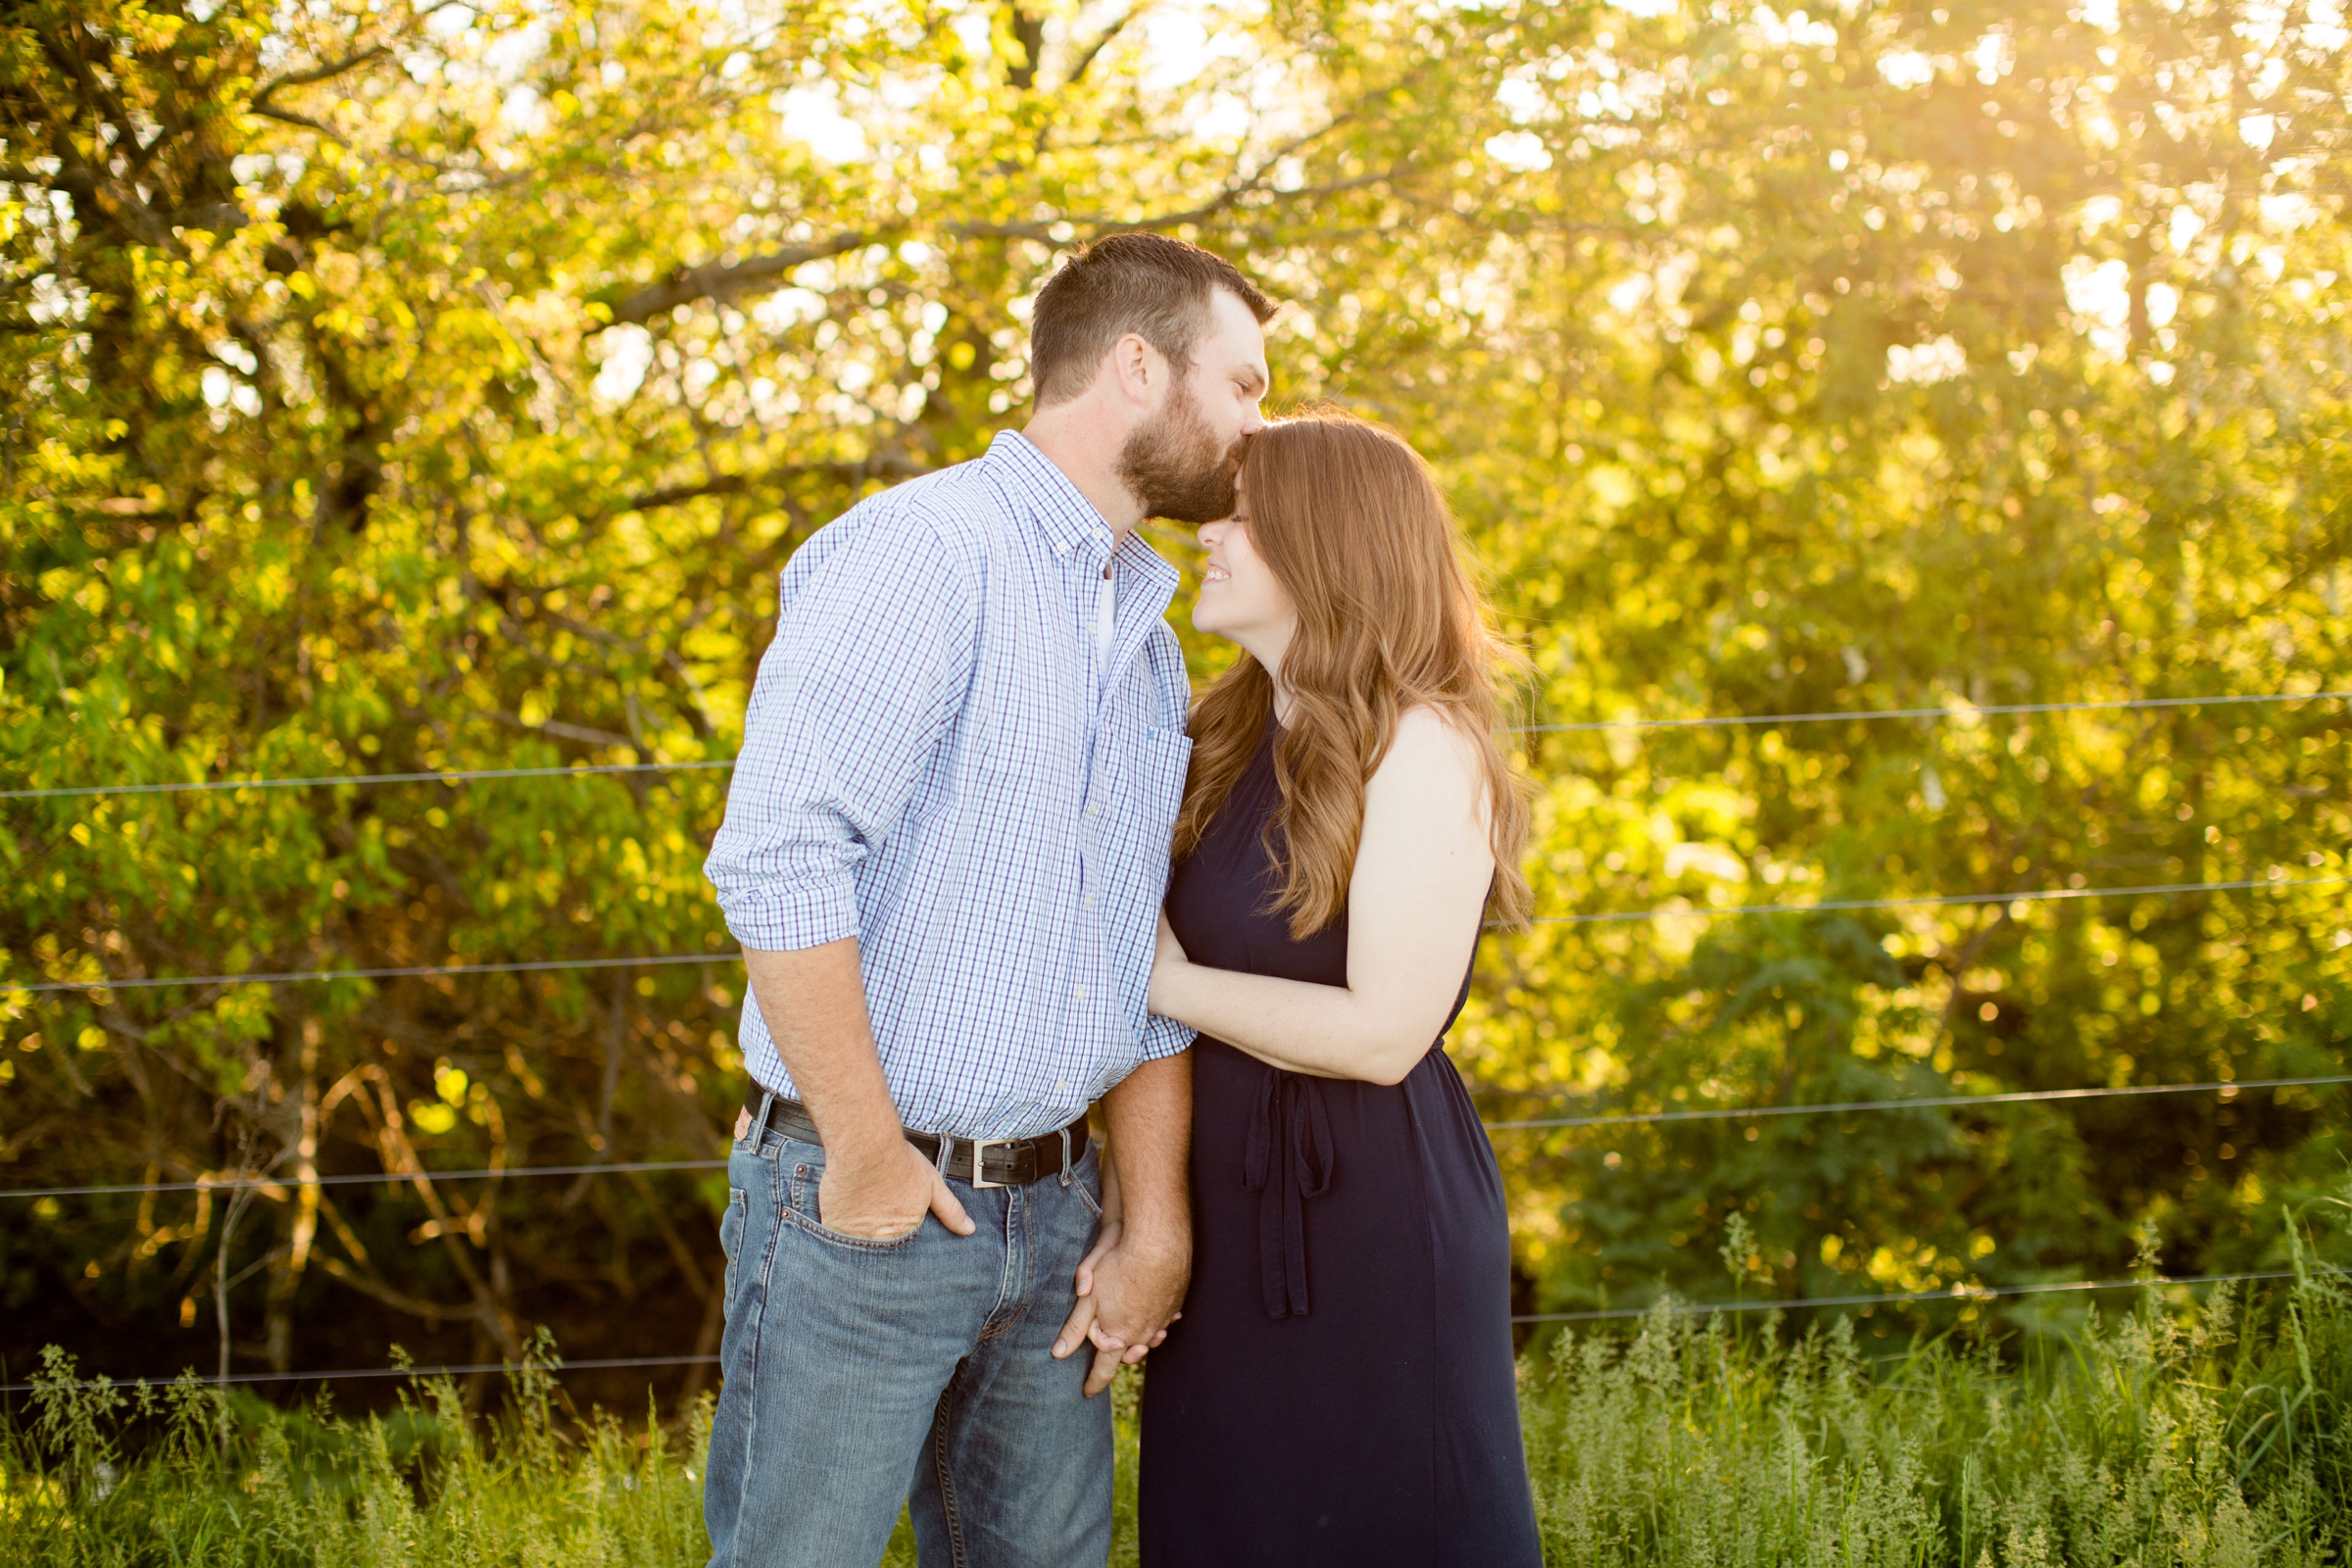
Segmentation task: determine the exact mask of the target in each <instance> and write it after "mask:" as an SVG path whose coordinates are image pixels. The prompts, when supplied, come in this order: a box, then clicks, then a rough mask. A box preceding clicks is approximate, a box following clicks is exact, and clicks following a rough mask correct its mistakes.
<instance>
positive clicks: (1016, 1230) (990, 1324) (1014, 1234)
mask: <svg viewBox="0 0 2352 1568" xmlns="http://www.w3.org/2000/svg"><path fill="white" fill-rule="evenodd" d="M1028 1197H1029V1190H1028V1189H1027V1188H1020V1187H1016V1188H1014V1189H1013V1190H1012V1191H1011V1192H1009V1193H1006V1194H1005V1199H1006V1200H1007V1201H1006V1202H1005V1272H1004V1273H1003V1274H1001V1275H999V1276H998V1278H997V1300H996V1304H995V1305H993V1306H991V1307H990V1308H989V1309H988V1316H987V1317H985V1318H983V1319H981V1320H980V1336H979V1338H978V1339H977V1340H975V1341H974V1342H973V1343H974V1344H976V1345H986V1344H987V1343H988V1342H989V1341H991V1340H993V1339H995V1338H997V1337H998V1336H999V1335H1001V1334H1003V1333H1005V1331H1006V1330H1008V1329H1011V1328H1015V1327H1017V1326H1018V1325H1019V1323H1020V1321H1021V1319H1022V1318H1024V1317H1026V1316H1028V1306H1029V1303H1028V1301H1027V1299H1026V1293H1025V1291H1024V1289H1023V1285H1024V1281H1025V1279H1026V1276H1027V1274H1028V1267H1027V1257H1028V1254H1027V1250H1026V1249H1025V1247H1024V1245H1023V1244H1024V1243H1025V1242H1026V1241H1027V1240H1028V1237H1029V1214H1030V1211H1031V1210H1032V1209H1034V1208H1035V1207H1036V1206H1037V1205H1036V1203H1035V1202H1034V1201H1031V1202H1024V1201H1022V1200H1023V1199H1025V1198H1028ZM1008 1304H1009V1305H1010V1306H1011V1308H1012V1310H1010V1311H1009V1312H1007V1311H1005V1307H1006V1306H1007V1305H1008ZM999 1314H1003V1318H1004V1321H1002V1322H999V1321H998V1317H999Z"/></svg>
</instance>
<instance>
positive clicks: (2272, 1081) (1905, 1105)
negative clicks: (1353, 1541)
mask: <svg viewBox="0 0 2352 1568" xmlns="http://www.w3.org/2000/svg"><path fill="white" fill-rule="evenodd" d="M2329 1084H2352V1073H2329V1074H2327V1075H2326V1076H2323V1077H2318V1078H2251V1079H2246V1080H2243V1081H2237V1082H2228V1083H2224V1082H2215V1083H2208V1084H2127V1085H2124V1086H2122V1087H2120V1088H2111V1089H2017V1090H2010V1091H2007V1092H2005V1093H2002V1094H1993V1095H1930V1096H1924V1097H1922V1098H1919V1099H1916V1100H1843V1101H1835V1102H1831V1103H1825V1104H1819V1105H1717V1106H1709V1107H1707V1108H1705V1109H1703V1110H1631V1111H1615V1112H1608V1113H1605V1114H1600V1115H1593V1116H1556V1117H1544V1118H1542V1119H1538V1120H1529V1121H1490V1122H1486V1123H1483V1124H1482V1125H1484V1126H1485V1127H1486V1129H1487V1131H1489V1132H1514V1131H1518V1130H1520V1129H1522V1128H1530V1127H1619V1126H1623V1127H1632V1126H1642V1125H1652V1124H1655V1123H1658V1122H1674V1121H1747V1120H1752V1119H1754V1118H1756V1117H1759V1116H1842V1115H1845V1114H1847V1113H1848V1112H1853V1111H1872V1110H1938V1109H1949V1108H1951V1107H1953V1106H1956V1105H2027V1104H2035V1103H2046V1102H2052V1101H2056V1102H2064V1101H2070V1100H2124V1099H2137V1098H2141V1097H2144V1096H2148V1095H2195V1094H2215V1093H2218V1094H2222V1095H2225V1096H2228V1095H2233V1094H2238V1093H2242V1092H2244V1091H2246V1090H2249V1089H2317V1088H2321V1087H2323V1086H2326V1085H2329ZM4 1196H8V1195H6V1194H0V1197H4Z"/></svg>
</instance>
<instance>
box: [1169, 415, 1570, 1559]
mask: <svg viewBox="0 0 2352 1568" xmlns="http://www.w3.org/2000/svg"><path fill="white" fill-rule="evenodd" d="M1201 543H1202V544H1204V545H1205V546H1206V547H1207V549H1208V565H1207V570H1206V573H1205V577H1204V580H1203V582H1202V585H1201V598H1200V603H1199V605H1198V607H1197V608H1196V609H1195V610H1194V612H1193V624H1194V625H1195V626H1197V627H1199V628H1200V629H1201V630H1202V631H1206V632H1214V633H1217V634H1219V635H1222V636H1224V637H1228V638H1230V639H1232V640H1233V641H1234V642H1236V643H1238V644H1240V645H1241V648H1242V655H1241V658H1240V659H1239V660H1238V661H1237V662H1236V663H1235V664H1234V666H1233V668H1232V669H1230V670H1229V671H1227V672H1226V674H1225V675H1224V676H1223V677H1221V678H1220V679H1219V680H1217V682H1216V683H1215V684H1214V685H1212V686H1211V687H1210V688H1209V689H1208V691H1207V692H1206V693H1205V694H1204V695H1203V696H1202V697H1201V700H1200V702H1199V704H1198V706H1197V707H1196V708H1195V710H1194V714H1193V720H1192V734H1193V737H1194V750H1193V761H1192V771H1191V776H1190V778H1189V779H1188V780H1187V782H1186V786H1185V799H1184V806H1183V810H1182V812H1181V814H1180V815H1179V817H1178V819H1177V828H1176V845H1175V853H1176V861H1177V863H1176V867H1175V871H1174V875H1173V877H1172V879H1171V881H1170V883H1169V889H1168V901H1167V919H1166V921H1165V922H1164V923H1163V924H1162V927H1161V932H1160V954H1159V959H1158V962H1157V965H1156V966H1155V967H1154V969H1153V971H1152V1010H1153V1011H1155V1012H1159V1013H1162V1014H1164V1015H1166V1016H1169V1017H1173V1018H1177V1019H1180V1020H1181V1021H1183V1022H1185V1023H1188V1024H1191V1025H1192V1026H1194V1027H1195V1028H1196V1029H1198V1030H1200V1032H1201V1041H1200V1044H1199V1046H1198V1048H1197V1049H1196V1050H1195V1051H1194V1054H1193V1059H1194V1113H1193V1167H1192V1169H1193V1176H1192V1189H1193V1207H1194V1265H1193V1279H1192V1286H1191V1290H1190V1292H1189V1294H1188V1295H1187V1296H1186V1298H1185V1304H1184V1312H1183V1316H1182V1319H1181V1320H1180V1321H1178V1322H1177V1323H1175V1324H1174V1325H1172V1327H1171V1328H1170V1329H1169V1331H1168V1334H1167V1338H1166V1341H1165V1343H1164V1345H1163V1346H1162V1347H1161V1348H1158V1349H1155V1350H1153V1351H1152V1355H1151V1361H1150V1370H1149V1375H1148V1377H1147V1378H1146V1379H1145V1385H1144V1414H1143V1468H1142V1479H1141V1487H1142V1519H1141V1525H1142V1547H1143V1561H1144V1563H1145V1564H1146V1568H1243V1565H1248V1564H1265V1565H1268V1568H1300V1565H1302V1564H1324V1563H1328V1564H1335V1565H1337V1564H1346V1565H1348V1568H1380V1565H1385V1564H1397V1565H1404V1564H1412V1565H1420V1564H1455V1563H1458V1564H1465V1565H1468V1564H1476V1565H1478V1568H1517V1565H1521V1564H1525V1565H1530V1568H1533V1565H1535V1564H1537V1563H1539V1562H1541V1560H1542V1551H1541V1549H1540V1547H1539V1545H1538V1543H1537V1536H1536V1524H1535V1514H1534V1509H1533V1506H1532V1504H1531V1502H1530V1498H1529V1495H1528V1483H1527V1468H1526V1459H1525V1456H1524V1453H1523V1451H1522V1449H1521V1446H1520V1437H1519V1412H1518V1404H1517V1400H1516V1397H1515V1395H1514V1387H1513V1383H1514V1379H1513V1369H1512V1357H1511V1338H1510V1304H1509V1297H1510V1278H1509V1275H1510V1235H1509V1230H1508V1224H1507V1220H1506V1217H1505V1214H1504V1209H1503V1200H1502V1186H1501V1179H1500V1175H1499V1173H1498V1172H1497V1170H1496V1169H1495V1156H1494V1152H1493V1151H1492V1150H1491V1149H1490V1148H1489V1147H1488V1145H1487V1140H1486V1134H1485V1133H1484V1131H1483V1130H1482V1129H1481V1128H1480V1126H1479V1120H1478V1115H1477V1112H1476V1111H1475V1110H1474V1109H1473V1108H1472V1107H1471V1104H1470V1099H1469V1096H1468V1094H1467V1093H1466V1092H1465V1091H1464V1090H1463V1087H1462V1082H1461V1079H1460V1078H1459V1077H1458V1076H1457V1075H1456V1074H1455V1072H1454V1070H1453V1064H1452V1063H1451V1062H1450V1061H1449V1060H1447V1059H1446V1054H1445V1052H1444V1051H1443V1050H1441V1049H1440V1047H1441V1046H1442V1045H1443V1043H1444V1036H1445V1032H1446V1029H1447V1028H1449V1027H1451V1025H1452V1022H1453V1019H1454V1016H1455V1015H1456V1014H1457V1013H1458V1012H1459V1011H1460V1010H1461V1005H1462V1001H1463V999H1464V998H1465V997H1466V996H1467V995H1468V992H1469V971H1470V960H1471V955H1472V950H1473V949H1474V948H1475V947H1476V945H1477V941H1478V933H1479V926H1480V922H1481V920H1482V918H1485V917H1487V916H1488V915H1490V914H1492V915H1493V916H1495V917H1499V918H1502V919H1506V920H1516V919H1519V918H1522V917H1523V916H1524V914H1525V911H1526V906H1527V883H1526V881H1525V879H1524V878H1522V877H1521V876H1520V874H1519V872H1518V869H1517V858H1518V854H1519V850H1520V846H1521V844H1522V842H1523V841H1524V839H1525V837H1526V833H1527V808H1526V802H1525V797H1524V795H1523V793H1522V792H1521V789H1520V787H1519V786H1518V784H1517V782H1516V780H1515V779H1514V777H1513V775H1512V773H1511V770H1510V767H1509V764H1508V763H1507V762H1506V761H1505V760H1504V759H1503V756H1502V753H1501V751H1500V750H1499V748H1498V747H1497V745H1496V739H1495V732H1496V729H1497V727H1498V714H1497V709H1496V703H1495V690H1494V686H1495V673H1496V665H1497V663H1498V662H1499V660H1500V658H1501V655H1500V652H1499V650H1498V649H1497V648H1496V646H1495V643H1494V642H1493V640H1492V639H1491V638H1490V637H1489V635H1488V633H1487V631H1486V629H1485V626H1484V623H1483V620H1482V617H1481V613H1480V610H1481V607H1480V604H1479V600H1478V596H1477V593H1476V591H1475V590H1474V589H1473V588H1472V586H1471V584H1470V580H1469V578H1468V575H1467V573H1466V572H1465V571H1464V569H1463V567H1462V564H1461V562H1460V560H1459V559H1458V556H1457V554H1456V550H1455V544H1454V538H1453V528H1452V524H1451V521H1450V519H1449V518H1448V516H1447V514H1446V506H1445V503H1444V501H1443V500H1442V499H1441V498H1440V496H1439V494H1438V490H1437V486H1436V484H1435V483H1434V481H1433V480H1432V477H1431V475H1430V472H1429V469H1428V467H1427V466H1426V465H1425V464H1423V463H1422V462H1421V460H1420V458H1419V457H1418V456H1417V455H1416V454H1415V453H1414V452H1413V450H1412V449H1411V448H1410V447H1408V446H1406V445H1405V443H1404V442H1402V441H1401V440H1399V439H1397V437H1396V436H1394V435H1392V434H1390V433H1389V432H1388V431H1386V430H1383V429H1381V428H1379V427H1378V426H1376V425H1372V424H1368V423H1366V422H1364V421H1362V420H1360V419H1356V418H1353V417H1348V416H1347V415H1343V414H1338V413H1328V412H1317V413H1314V414H1310V415H1308V416H1306V417H1300V418H1296V419H1291V420H1286V421H1284V422H1282V423H1280V424H1275V425H1271V426H1269V427H1268V428H1267V429H1266V430H1265V431H1264V432H1263V433H1262V434H1260V435H1258V436H1257V437H1256V438H1255V439H1254V440H1253V441H1252V442H1251V444H1250V451H1249V456H1248V458H1247V459H1246V460H1245V462H1244V464H1243V466H1242V484H1241V491H1240V505H1239V508H1238V510H1237V511H1236V512H1235V514H1234V515H1233V516H1232V517H1230V518H1228V519H1227V520H1225V521H1223V522H1213V523H1209V524H1206V525H1205V526H1203V527H1202V528H1201Z"/></svg>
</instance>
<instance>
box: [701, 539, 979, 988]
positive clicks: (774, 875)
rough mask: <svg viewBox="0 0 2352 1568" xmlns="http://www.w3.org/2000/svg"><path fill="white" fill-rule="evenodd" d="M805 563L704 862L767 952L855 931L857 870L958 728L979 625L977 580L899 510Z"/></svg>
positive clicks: (763, 663)
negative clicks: (720, 821)
mask: <svg viewBox="0 0 2352 1568" xmlns="http://www.w3.org/2000/svg"><path fill="white" fill-rule="evenodd" d="M834 527H835V528H837V529H838V528H843V527H844V524H842V523H836V524H835V525H834ZM811 553H813V557H814V559H812V560H809V561H803V560H801V559H798V558H796V559H795V561H794V562H793V563H792V564H791V565H789V566H788V567H786V569H785V572H784V579H783V588H782V592H781V596H780V600H779V605H778V611H777V616H776V636H775V641H773V642H772V643H770V644H769V645H768V649H767V653H766V656H765V657H764V658H762V659H761V660H760V675H759V679H758V681H757V682H756V683H755V684H754V686H753V689H752V700H751V707H750V711H749V712H748V713H747V714H746V715H745V718H744V736H743V751H742V754H741V755H740V756H739V757H738V758H737V759H736V763H735V774H734V778H733V780H732V781H731V782H730V784H729V785H728V789H727V815H726V820H725V822H724V823H723V824H721V826H720V827H719V830H718V834H717V836H716V837H715V838H714V839H713V840H712V841H711V856H710V858H709V859H708V860H707V861H706V862H705V863H704V866H703V873H704V875H706V876H707V877H709V878H710V880H711V886H712V887H713V888H714V889H716V890H717V893H718V905H719V908H720V910H721V911H722V912H723V913H724V914H725V916H726V921H727V929H728V930H729V931H731V932H733V933H734V936H735V940H736V941H738V942H740V943H742V944H743V945H744V946H745V947H747V948H750V949H753V950H755V951H758V952H769V953H775V952H787V951H791V950H796V949H801V948H813V947H817V946H820V945H822V944H824V943H827V942H834V941H838V940H840V939H841V938H843V937H854V936H856V935H858V893H857V873H858V864H859V863H860V862H861V861H862V860H863V859H864V858H865V856H866V854H867V852H868V850H869V848H870V847H871V846H873V845H875V844H877V843H879V842H880V841H881V840H882V839H884V838H885V837H887V836H888V834H889V832H890V830H891V828H892V827H893V825H894V824H896V823H897V822H898V820H899V818H900V817H901V816H902V815H903V814H904V813H905V811H906V810H907V804H908V803H909V801H911V800H912V798H913V796H914V792H915V789H916V787H917V785H918V784H919V783H920V782H921V779H922V776H923V771H924V769H925V767H926V766H927V764H928V763H929V761H930V760H931V757H932V754H933V753H934V751H935V750H936V749H937V748H938V746H939V745H940V743H941V741H942V739H943V738H944V737H945V736H946V735H947V734H948V732H949V730H950V728H951V727H952V726H953V724H954V723H955V720H956V712H957V710H958V708H959V706H960V704H961V702H962V698H963V693H964V691H965V689H966V687H967V685H968V684H969V681H970V677H971V667H972V660H973V657H974V647H975V639H976V636H977V632H978V625H979V616H978V605H977V603H976V585H975V584H974V582H973V581H972V578H971V576H970V573H969V571H968V570H967V568H966V567H965V566H964V565H963V564H962V563H961V562H960V561H959V560H958V559H957V558H956V553H955V552H954V551H952V550H950V549H948V548H945V547H944V546H943V545H942V543H941V541H940V540H939V539H938V537H937V536H936V534H935V533H934V532H933V531H932V530H931V529H930V528H929V527H928V526H926V525H925V524H924V523H923V522H922V521H921V520H920V519H918V518H915V517H911V516H908V515H906V514H905V513H904V512H900V513H896V514H891V515H880V516H875V517H870V518H858V519H855V520H851V521H849V522H848V525H847V531H846V532H845V533H844V534H843V535H842V536H841V537H839V538H837V539H826V538H823V537H822V536H820V537H819V538H818V539H815V540H812V541H810V543H809V545H808V546H807V547H804V554H811Z"/></svg>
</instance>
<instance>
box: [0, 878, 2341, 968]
mask: <svg viewBox="0 0 2352 1568" xmlns="http://www.w3.org/2000/svg"><path fill="white" fill-rule="evenodd" d="M2344 882H2352V877H2342V876H2307V877H2247V878H2244V879H2242V880H2239V881H2234V882H2158V883H2153V884H2150V885H2147V886H2142V887H2129V888H2041V889H2032V888H2027V889H2021V890H2019V891H2016V892H2010V893H1926V894H1920V895H1918V896H1917V897H1912V898H1894V899H1824V900H1822V901H1820V902H1818V903H1815V904H1739V905H1730V906H1726V907H1711V906H1706V905H1692V906H1690V907H1660V908H1655V909H1621V910H1614V911H1603V912H1600V913H1596V914H1547V915H1537V916H1536V917H1534V918H1533V919H1531V920H1529V921H1528V924H1530V925H1595V924H1601V923H1604V922H1613V921H1624V920H1667V919H1685V918H1690V917H1693V916H1695V917H1700V918H1710V919H1711V918H1718V917H1726V916H1733V915H1751V914H1836V913H1841V912H1845V911H1848V910H1854V909H1913V908H1929V907H1943V906H1962V905H1988V904H2045V903H2054V902H2059V901H2064V900H2075V899H2120V898H2146V897H2154V896H2157V895H2160V894H2175V893H2242V892H2249V891H2255V890H2277V889H2284V888H2316V887H2333V886H2336V885H2337V884H2340V883H2344ZM1488 925H1489V928H1490V929H1501V928H1505V926H1504V922H1501V921H1489V922H1488ZM742 961H743V956H742V954H740V953H653V954H644V955H640V956H635V957H624V958H530V959H523V960H519V961H515V962H501V963H424V964H407V965H402V966H399V967H396V968H383V969H289V970H279V971H275V972H262V971H253V972H246V973H240V974H188V975H139V976H132V977H129V978H124V979H101V980H39V981H25V980H0V996H5V995H7V994H8V993H11V992H54V991H136V990H147V989H152V988H154V987H158V986H232V985H264V984H294V983H298V982H302V983H307V982H313V981H332V980H402V979H424V978H433V977H438V976H443V975H462V974H536V973H544V972H547V971H551V970H562V969H625V968H630V967H633V966H635V965H639V964H645V965H654V964H671V963H740V962H742Z"/></svg>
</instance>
